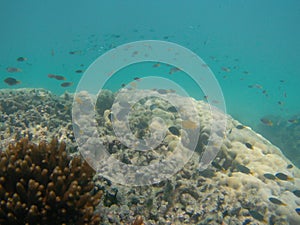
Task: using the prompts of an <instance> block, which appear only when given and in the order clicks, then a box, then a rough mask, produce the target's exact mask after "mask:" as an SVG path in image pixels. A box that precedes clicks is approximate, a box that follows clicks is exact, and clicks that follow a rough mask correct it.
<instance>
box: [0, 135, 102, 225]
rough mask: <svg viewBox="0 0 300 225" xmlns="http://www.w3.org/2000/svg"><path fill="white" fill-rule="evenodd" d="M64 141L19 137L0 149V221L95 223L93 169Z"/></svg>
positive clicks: (98, 194)
mask: <svg viewBox="0 0 300 225" xmlns="http://www.w3.org/2000/svg"><path fill="white" fill-rule="evenodd" d="M65 149H66V146H65V144H64V143H60V144H59V143H58V141H57V140H56V139H53V140H52V141H51V143H49V144H48V143H46V142H40V144H39V145H36V144H34V143H31V142H29V141H28V140H27V139H22V140H21V141H19V142H18V143H17V144H16V145H13V144H11V145H9V147H8V149H7V150H6V151H2V153H1V159H0V224H2V225H5V224H28V225H29V224H45V225H47V224H80V225H81V224H88V225H90V224H99V223H100V217H99V215H96V214H95V212H94V211H95V208H96V206H97V205H98V204H99V202H100V198H101V194H102V193H101V192H100V191H98V192H97V191H95V188H94V182H93V180H92V178H93V175H94V171H93V170H92V168H91V167H90V166H89V165H88V164H87V163H86V162H85V161H83V160H82V159H81V158H80V157H79V156H76V157H74V158H73V159H72V160H70V157H69V156H68V155H67V153H66V151H65Z"/></svg>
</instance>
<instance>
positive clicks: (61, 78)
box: [48, 74, 66, 80]
mask: <svg viewBox="0 0 300 225" xmlns="http://www.w3.org/2000/svg"><path fill="white" fill-rule="evenodd" d="M48 77H49V78H54V79H56V80H66V78H65V77H64V76H61V75H55V74H48Z"/></svg>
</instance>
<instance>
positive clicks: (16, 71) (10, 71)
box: [6, 67, 22, 73]
mask: <svg viewBox="0 0 300 225" xmlns="http://www.w3.org/2000/svg"><path fill="white" fill-rule="evenodd" d="M6 71H7V72H9V73H19V72H22V70H21V69H20V68H16V67H7V68H6Z"/></svg>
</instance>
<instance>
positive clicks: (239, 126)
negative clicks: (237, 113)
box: [236, 125, 245, 130]
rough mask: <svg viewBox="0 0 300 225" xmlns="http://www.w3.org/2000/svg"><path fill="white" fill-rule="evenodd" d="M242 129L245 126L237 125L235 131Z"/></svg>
mask: <svg viewBox="0 0 300 225" xmlns="http://www.w3.org/2000/svg"><path fill="white" fill-rule="evenodd" d="M244 128H245V126H243V125H237V126H236V129H239V130H241V129H244Z"/></svg>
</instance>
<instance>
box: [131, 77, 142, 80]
mask: <svg viewBox="0 0 300 225" xmlns="http://www.w3.org/2000/svg"><path fill="white" fill-rule="evenodd" d="M133 79H134V80H136V81H141V79H142V78H139V77H134V78H133Z"/></svg>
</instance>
